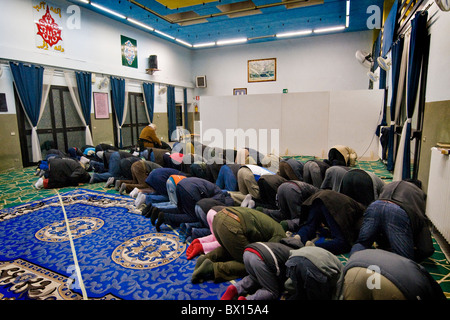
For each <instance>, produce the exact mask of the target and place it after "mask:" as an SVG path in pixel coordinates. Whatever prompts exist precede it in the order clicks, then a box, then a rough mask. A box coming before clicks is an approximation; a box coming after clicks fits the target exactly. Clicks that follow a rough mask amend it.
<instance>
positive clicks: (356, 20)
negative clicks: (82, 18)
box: [69, 0, 384, 48]
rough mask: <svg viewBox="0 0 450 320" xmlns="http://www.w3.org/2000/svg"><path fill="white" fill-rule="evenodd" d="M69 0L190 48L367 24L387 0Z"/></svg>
mask: <svg viewBox="0 0 450 320" xmlns="http://www.w3.org/2000/svg"><path fill="white" fill-rule="evenodd" d="M69 1H70V2H73V3H76V4H77V5H79V6H83V7H85V8H87V9H89V10H93V11H95V12H97V13H99V14H103V15H105V16H108V17H110V18H112V19H115V20H117V21H120V22H123V23H127V24H130V25H133V26H134V27H136V28H140V29H142V30H144V31H146V32H149V33H151V34H153V35H155V36H158V37H162V38H165V39H166V40H168V41H173V42H176V39H178V40H180V41H182V42H183V43H184V44H180V42H177V43H178V44H180V45H186V46H188V47H190V48H194V47H195V46H196V45H198V44H204V43H213V44H216V43H217V41H222V40H228V39H235V38H245V39H247V42H248V43H253V42H262V41H274V40H278V38H277V37H276V35H277V34H280V33H288V32H296V31H302V30H311V31H313V30H317V29H322V28H330V27H336V26H341V27H342V26H343V27H344V28H342V29H340V30H339V31H338V32H352V31H362V30H369V29H368V27H367V20H368V19H369V18H370V17H371V14H372V13H371V11H368V8H369V7H371V6H372V8H373V6H377V7H378V8H380V11H379V12H380V13H382V12H383V3H384V0H351V1H348V0H218V1H211V0H201V1H200V0H91V1H89V2H88V3H84V2H82V1H80V0H69ZM94 4H96V5H100V6H102V7H103V8H105V9H107V10H109V11H110V12H108V11H105V10H104V9H101V8H100V9H99V8H98V6H95V5H94ZM111 12H113V13H111ZM116 14H119V15H120V16H117V15H116ZM380 18H381V17H380ZM133 21H137V22H139V23H140V25H136V24H135V23H132V22H133ZM145 26H146V27H147V28H145ZM153 29H156V30H158V31H159V32H158V33H157V32H156V31H155V30H153ZM314 35H316V33H315V32H310V33H308V34H307V35H302V36H314ZM167 36H168V37H167Z"/></svg>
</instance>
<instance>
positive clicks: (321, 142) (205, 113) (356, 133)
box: [197, 90, 384, 160]
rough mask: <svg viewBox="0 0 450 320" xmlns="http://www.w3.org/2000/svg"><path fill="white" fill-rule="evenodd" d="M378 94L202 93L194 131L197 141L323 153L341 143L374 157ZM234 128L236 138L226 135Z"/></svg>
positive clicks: (365, 156)
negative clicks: (206, 94) (197, 128)
mask: <svg viewBox="0 0 450 320" xmlns="http://www.w3.org/2000/svg"><path fill="white" fill-rule="evenodd" d="M383 95H384V92H383V91H382V90H346V91H322V92H319V91H316V92H297V93H288V94H280V93H275V94H255V95H246V96H214V97H212V96H203V97H202V98H201V99H202V112H201V113H200V121H201V132H197V133H199V134H200V137H201V139H202V141H203V143H206V144H210V145H212V146H216V147H220V148H237V149H239V148H241V147H244V146H247V147H250V148H254V149H258V150H259V151H260V152H262V153H265V154H267V153H270V152H273V151H275V153H277V154H279V155H285V154H288V155H309V156H316V157H320V158H326V157H327V156H328V151H329V149H330V148H332V147H333V146H334V145H345V146H349V147H351V148H353V149H354V150H355V151H356V153H357V154H358V157H359V158H360V159H371V160H375V159H377V152H378V137H376V136H375V130H376V128H377V125H378V123H379V121H380V119H381V118H380V114H381V110H382V100H383ZM271 129H275V130H274V131H278V135H277V133H275V135H274V136H272V135H271V134H272V131H271ZM227 130H228V132H227ZM239 130H240V133H239V134H240V137H241V139H242V140H241V141H239V139H238V138H234V137H233V135H232V134H233V133H234V134H235V135H238V131H239ZM261 130H263V131H261ZM264 130H267V131H264ZM244 136H245V137H247V140H246V141H244V140H243V137H244ZM253 137H255V138H256V140H252V139H253ZM230 138H234V139H231V140H230ZM245 143H246V144H245ZM274 149H275V150H274Z"/></svg>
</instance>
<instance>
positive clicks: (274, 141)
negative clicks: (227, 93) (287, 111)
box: [234, 94, 282, 154]
mask: <svg viewBox="0 0 450 320" xmlns="http://www.w3.org/2000/svg"><path fill="white" fill-rule="evenodd" d="M281 100H282V99H281V95H279V94H264V95H261V94H258V95H245V96H238V126H237V128H238V129H242V131H241V132H243V133H244V137H245V141H243V140H244V139H242V138H241V139H238V138H235V139H234V140H235V141H234V147H236V148H237V149H239V148H242V147H249V148H252V149H255V150H258V151H259V152H261V153H263V154H269V153H271V152H273V151H274V152H275V153H276V154H279V141H280V138H281V133H280V132H281V128H282V120H281V116H282V114H281ZM234 134H235V135H238V132H237V131H235V132H234ZM239 140H240V141H239ZM243 143H244V145H243Z"/></svg>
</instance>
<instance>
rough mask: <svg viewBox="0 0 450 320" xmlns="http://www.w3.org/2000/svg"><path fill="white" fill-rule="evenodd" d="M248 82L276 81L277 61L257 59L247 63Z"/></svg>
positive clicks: (274, 59)
mask: <svg viewBox="0 0 450 320" xmlns="http://www.w3.org/2000/svg"><path fill="white" fill-rule="evenodd" d="M247 74H248V82H264V81H276V80H277V59H276V58H269V59H257V60H248V62H247Z"/></svg>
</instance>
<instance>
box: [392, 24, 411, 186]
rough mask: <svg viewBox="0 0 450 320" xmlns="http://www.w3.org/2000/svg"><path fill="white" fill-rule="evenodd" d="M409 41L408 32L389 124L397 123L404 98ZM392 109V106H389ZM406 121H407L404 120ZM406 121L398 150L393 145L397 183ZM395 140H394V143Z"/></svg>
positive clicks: (401, 168) (403, 147) (399, 177)
mask: <svg viewBox="0 0 450 320" xmlns="http://www.w3.org/2000/svg"><path fill="white" fill-rule="evenodd" d="M410 39H411V34H410V32H408V33H407V34H406V35H405V42H404V47H403V54H402V64H401V67H400V75H399V79H398V90H397V100H396V105H395V116H396V119H394V120H392V119H391V123H392V121H394V124H395V123H396V122H397V119H398V117H399V115H400V108H401V105H402V102H403V100H402V98H403V97H404V89H405V85H406V79H408V77H407V74H408V61H409V43H410ZM391 108H392V106H391ZM406 121H408V119H407V120H406ZM406 121H405V123H403V130H402V135H401V138H400V143H399V146H398V148H396V146H395V144H394V150H397V156H396V157H395V166H394V174H393V179H392V180H393V181H399V180H402V171H403V150H404V149H405V138H406V134H405V131H406ZM395 141H396V140H395V139H394V142H395Z"/></svg>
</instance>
